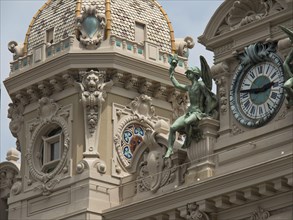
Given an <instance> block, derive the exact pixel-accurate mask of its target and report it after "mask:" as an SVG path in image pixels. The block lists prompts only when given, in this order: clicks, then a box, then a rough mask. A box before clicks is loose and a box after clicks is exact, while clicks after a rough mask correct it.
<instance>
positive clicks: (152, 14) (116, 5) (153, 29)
mask: <svg viewBox="0 0 293 220" xmlns="http://www.w3.org/2000/svg"><path fill="white" fill-rule="evenodd" d="M111 16H112V24H111V29H112V31H111V33H112V34H114V35H116V36H118V37H121V38H126V39H128V40H131V41H134V30H135V29H134V28H135V27H134V25H135V21H138V22H143V23H145V24H146V25H147V38H148V40H149V41H150V42H153V43H155V44H157V45H159V46H160V49H161V50H162V51H165V52H171V38H170V30H169V27H168V23H167V21H166V19H165V17H164V15H163V14H162V12H161V11H160V9H159V7H158V6H157V5H156V4H155V3H154V1H152V0H127V1H125V0H112V1H111Z"/></svg>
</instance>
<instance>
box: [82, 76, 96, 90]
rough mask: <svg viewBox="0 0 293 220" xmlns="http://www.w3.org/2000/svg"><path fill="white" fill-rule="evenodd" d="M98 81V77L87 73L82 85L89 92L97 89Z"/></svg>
mask: <svg viewBox="0 0 293 220" xmlns="http://www.w3.org/2000/svg"><path fill="white" fill-rule="evenodd" d="M98 82H99V77H98V76H97V75H95V74H93V73H92V74H90V75H88V76H87V77H86V78H85V80H84V87H85V88H87V89H88V91H90V92H94V91H95V90H96V89H97V84H98Z"/></svg>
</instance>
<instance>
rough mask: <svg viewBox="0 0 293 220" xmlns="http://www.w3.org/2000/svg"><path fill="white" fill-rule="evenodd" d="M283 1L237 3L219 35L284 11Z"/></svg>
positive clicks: (252, 0)
mask: <svg viewBox="0 0 293 220" xmlns="http://www.w3.org/2000/svg"><path fill="white" fill-rule="evenodd" d="M285 7H286V3H285V2H284V1H283V0H261V1H255V0H239V1H235V2H234V4H233V6H232V8H231V9H230V11H229V13H228V14H227V16H226V17H225V19H224V21H223V22H222V24H221V25H220V27H219V28H218V30H217V35H220V34H222V33H225V32H228V31H231V30H234V29H238V28H239V27H241V26H244V25H247V24H249V23H252V22H255V21H258V20H261V19H263V18H264V17H267V16H269V15H271V14H273V13H277V12H279V11H282V10H284V9H285Z"/></svg>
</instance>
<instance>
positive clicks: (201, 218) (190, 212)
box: [186, 203, 210, 220]
mask: <svg viewBox="0 0 293 220" xmlns="http://www.w3.org/2000/svg"><path fill="white" fill-rule="evenodd" d="M186 219H187V220H209V219H210V218H209V217H208V215H207V214H206V213H205V212H202V211H200V210H199V206H198V205H197V204H196V203H189V204H187V216H186Z"/></svg>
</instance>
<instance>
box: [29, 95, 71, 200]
mask: <svg viewBox="0 0 293 220" xmlns="http://www.w3.org/2000/svg"><path fill="white" fill-rule="evenodd" d="M68 116H69V113H68V112H65V111H63V110H62V107H61V106H59V105H58V104H57V103H55V102H54V100H53V99H49V98H47V97H43V98H41V99H40V100H39V108H38V118H37V122H35V123H33V124H32V125H31V126H30V131H31V137H30V143H29V146H28V150H27V153H26V159H27V163H28V168H29V172H30V175H31V177H32V178H33V179H34V180H35V181H37V182H40V183H41V184H40V185H39V186H37V187H36V188H39V189H40V190H41V191H42V193H43V195H48V194H50V193H51V191H52V190H53V188H54V186H55V185H56V184H57V183H58V182H59V181H60V180H59V179H58V178H56V176H57V175H58V174H60V173H61V171H62V170H63V169H64V167H65V164H66V161H67V153H68V151H69V147H70V137H69V129H68V123H67V118H68ZM50 124H57V125H59V126H60V127H61V129H62V133H63V135H64V143H63V146H64V147H63V152H62V155H61V158H60V161H59V163H58V164H57V166H56V167H55V168H54V170H53V171H52V172H50V173H44V172H42V171H40V170H39V169H38V168H37V167H36V165H35V158H34V157H35V155H34V154H33V152H34V148H35V147H36V142H37V140H38V138H40V135H41V131H42V129H43V128H44V127H45V126H48V125H50Z"/></svg>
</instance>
